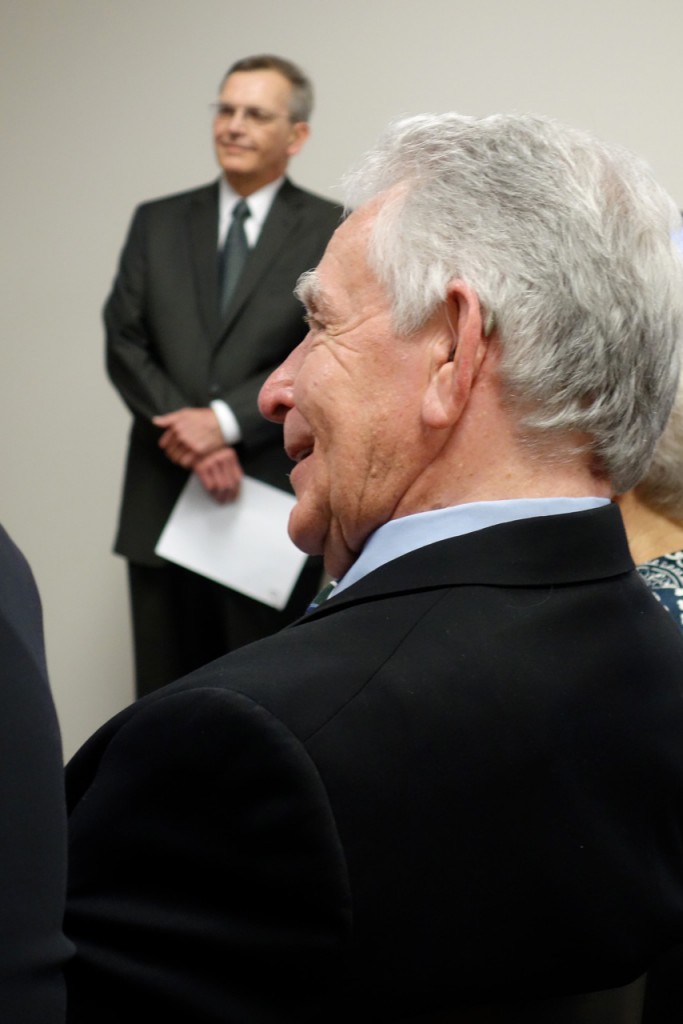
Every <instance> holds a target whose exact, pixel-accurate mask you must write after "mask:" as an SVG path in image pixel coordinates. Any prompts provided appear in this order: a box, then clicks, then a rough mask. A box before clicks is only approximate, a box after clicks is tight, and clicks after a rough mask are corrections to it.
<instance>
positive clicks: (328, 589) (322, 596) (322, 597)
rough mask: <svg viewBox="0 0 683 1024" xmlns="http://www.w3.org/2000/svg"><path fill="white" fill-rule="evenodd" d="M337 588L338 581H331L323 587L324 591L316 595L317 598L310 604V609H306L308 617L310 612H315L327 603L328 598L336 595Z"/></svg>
mask: <svg viewBox="0 0 683 1024" xmlns="http://www.w3.org/2000/svg"><path fill="white" fill-rule="evenodd" d="M336 586H337V580H330V582H329V583H327V584H326V585H325V586H324V587H323V589H322V590H321V591H320V592H319V593H318V594H316V595H315V597H314V598H313V600H312V601H311V603H310V604H309V606H308V608H307V609H306V614H307V615H308V613H309V612H314V611H315V610H316V608H319V607H320V605H321V604H324V603H325V601H327V599H328V597H329V596H330V595H331V594H333V593H334V588H335V587H336Z"/></svg>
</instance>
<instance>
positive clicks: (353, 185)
mask: <svg viewBox="0 0 683 1024" xmlns="http://www.w3.org/2000/svg"><path fill="white" fill-rule="evenodd" d="M345 186H346V196H347V206H350V207H355V206H358V205H360V204H362V203H366V202H368V201H369V200H370V199H373V198H374V197H376V196H383V195H384V194H386V195H384V198H385V201H384V202H383V203H382V204H381V205H380V208H379V211H378V215H377V218H376V221H375V224H374V227H373V235H372V239H371V243H370V254H369V258H370V263H371V266H372V267H373V269H374V271H375V272H376V273H377V275H378V277H379V279H380V280H381V281H382V283H383V284H384V285H385V286H386V288H387V290H388V292H389V295H390V298H391V302H392V310H393V317H394V325H395V327H396V329H397V331H399V332H400V333H404V334H410V333H412V332H413V331H415V330H417V329H418V328H419V327H420V326H422V325H423V324H424V323H425V322H426V321H427V320H428V319H429V317H430V316H431V315H432V314H433V313H434V312H435V311H436V310H437V308H438V307H439V305H440V304H441V303H442V302H443V301H444V299H445V296H446V286H447V284H448V282H449V281H450V280H452V279H453V278H460V279H463V280H464V281H466V282H467V283H468V284H469V285H470V286H471V287H472V288H473V289H474V290H475V291H476V293H477V295H478V297H479V301H480V303H481V305H482V308H483V311H484V315H485V322H486V323H488V324H489V325H494V326H495V332H496V340H497V343H498V344H499V345H500V350H501V380H502V382H503V385H504V388H505V397H506V401H507V402H508V404H509V405H510V406H511V407H513V408H515V409H516V410H517V412H518V421H519V430H520V435H521V436H522V437H523V438H524V439H525V440H526V441H527V442H529V443H531V444H532V445H535V446H539V445H542V446H543V447H545V442H547V440H548V439H549V436H550V437H552V436H555V435H556V434H557V433H562V434H565V435H569V436H574V435H576V434H578V435H585V436H587V437H588V438H589V441H588V447H589V448H590V450H591V452H592V454H593V457H594V461H595V464H596V466H597V467H599V469H600V471H601V472H603V473H604V474H605V475H606V477H607V478H608V479H609V480H610V481H611V483H612V486H613V487H614V489H615V491H617V492H621V491H625V490H628V489H629V488H630V487H632V486H633V485H634V484H635V483H636V481H637V480H638V479H639V478H640V477H642V475H643V473H644V471H645V469H646V466H647V463H648V460H649V459H650V457H651V454H652V451H653V448H654V445H655V443H656V440H657V438H658V436H659V434H660V433H661V431H662V429H663V427H664V424H665V422H666V420H667V417H668V414H669V410H670V407H671V403H672V401H673V396H674V392H675V389H676V382H677V379H678V367H679V359H680V354H679V352H680V346H681V340H682V338H683V267H682V265H681V261H680V259H679V257H678V256H677V254H676V252H675V249H674V246H673V244H672V242H671V234H672V232H673V231H674V230H675V228H676V227H678V226H680V214H679V212H678V210H677V208H676V205H675V204H674V203H673V201H672V200H671V198H670V197H669V196H668V195H667V194H666V193H665V192H664V190H663V189H662V188H661V187H660V186H659V185H658V184H657V183H656V181H655V180H654V178H653V177H652V174H651V172H650V171H649V169H648V168H647V167H646V165H645V164H644V163H643V162H642V161H640V160H639V159H637V158H636V157H634V156H633V155H631V154H629V153H627V152H625V151H623V150H621V149H619V148H617V147H613V146H608V145H605V144H603V143H600V142H598V141H597V140H596V139H594V138H593V137H592V136H591V135H589V134H588V133H586V132H581V131H577V130H574V129H571V128H568V127H566V126H564V125H561V124H558V123H557V122H555V121H553V120H551V119H549V118H545V117H540V116H535V115H504V114H498V115H494V116H491V117H486V118H472V117H464V116H461V115H458V114H440V115H436V114H426V115H421V116H418V117H410V118H406V119H402V120H400V121H398V122H396V123H395V124H393V125H392V126H390V127H389V129H388V130H387V132H386V133H385V135H384V136H383V137H382V138H381V139H380V141H379V142H378V143H377V145H376V147H375V148H374V149H373V150H372V151H371V152H370V153H369V154H368V155H367V156H366V157H365V158H364V160H363V161H362V162H361V164H360V165H359V166H358V167H357V168H356V169H355V171H352V172H351V173H350V174H349V175H348V176H347V178H346V180H345Z"/></svg>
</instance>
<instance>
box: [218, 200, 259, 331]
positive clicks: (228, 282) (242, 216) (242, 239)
mask: <svg viewBox="0 0 683 1024" xmlns="http://www.w3.org/2000/svg"><path fill="white" fill-rule="evenodd" d="M249 216H251V210H250V209H249V207H248V206H247V203H246V201H245V200H244V199H240V201H239V202H238V203H236V205H235V208H234V210H233V211H232V223H231V225H230V230H229V231H228V234H227V237H226V239H225V245H224V246H223V251H222V253H221V257H220V260H219V266H218V281H219V288H220V311H221V316H223V315H224V314H225V311H226V309H227V308H228V303H229V302H230V299H231V298H232V293H233V292H234V290H235V286H236V284H237V282H238V281H239V277H240V274H241V273H242V269H243V267H244V264H245V261H246V259H247V255H248V253H249V246H248V245H247V236H246V234H245V233H244V222H245V220H246V219H247V217H249Z"/></svg>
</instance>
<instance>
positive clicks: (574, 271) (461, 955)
mask: <svg viewBox="0 0 683 1024" xmlns="http://www.w3.org/2000/svg"><path fill="white" fill-rule="evenodd" d="M348 205H349V207H350V208H351V209H352V210H353V212H352V213H351V214H350V216H349V217H348V219H347V220H346V221H345V222H344V223H343V224H342V226H341V227H339V229H338V230H337V232H336V233H335V235H334V236H333V238H332V240H331V242H330V243H329V245H328V248H327V250H326V253H325V255H324V257H323V259H322V261H321V263H320V264H319V266H318V267H317V268H316V269H315V270H314V271H313V272H312V273H310V274H307V275H306V276H305V277H304V278H303V279H302V280H301V282H300V284H299V287H298V294H299V296H300V298H301V299H302V301H303V303H304V305H305V308H306V316H307V319H308V326H309V331H308V334H307V336H306V338H305V339H304V340H303V341H302V342H301V344H300V345H299V347H298V348H297V349H295V350H294V351H293V352H292V354H291V355H290V356H289V357H288V358H287V360H286V361H285V362H284V363H283V364H282V365H281V366H280V367H279V368H278V369H277V370H276V371H275V372H274V373H273V374H272V375H271V377H270V378H269V379H268V381H267V382H266V384H265V385H264V387H263V389H262V392H261V396H260V407H261V411H262V412H263V414H264V415H265V416H266V417H268V418H269V419H271V420H273V421H275V422H277V423H282V424H283V425H284V440H285V447H286V450H287V453H288V455H289V456H290V458H291V459H292V461H293V463H294V468H293V470H292V476H291V479H292V484H293V486H294V490H295V493H296V498H297V502H296V505H295V507H294V509H293V511H292V515H291V518H290V534H291V536H292V538H293V539H294V541H295V542H296V543H297V544H298V545H299V546H300V547H301V548H302V549H303V550H304V551H306V552H308V553H322V554H323V555H324V558H325V564H326V567H327V570H328V572H329V574H330V576H331V577H332V578H333V581H334V582H336V587H335V588H334V589H333V590H332V593H331V595H330V596H328V597H327V599H326V600H323V599H322V598H321V599H320V602H319V603H318V604H317V606H316V607H315V608H313V609H312V610H311V611H310V613H309V614H308V615H306V616H305V617H304V618H302V619H300V620H299V621H298V622H296V623H295V624H293V625H292V626H290V627H288V628H287V629H285V630H283V631H282V632H281V633H279V634H277V635H275V636H273V637H270V638H268V639H266V640H263V641H260V642H258V643H256V644H253V645H251V646H249V647H245V648H243V649H241V650H239V651H237V652H234V653H233V654H231V655H229V656H227V657H225V658H222V659H219V660H218V661H216V662H214V663H212V664H211V665H208V666H206V667H205V668H202V669H200V670H199V671H197V672H194V673H192V674H191V675H190V676H188V677H186V678H185V679H183V680H181V681H179V682H177V683H174V684H172V685H171V686H170V687H167V688H165V689H163V690H160V691H159V692H157V693H155V694H152V695H150V696H149V697H147V698H145V699H143V700H142V701H139V702H137V703H136V704H135V705H134V706H133V707H131V708H129V709H127V710H126V711H124V712H122V713H121V714H120V715H118V716H117V717H116V718H114V719H113V720H112V721H111V722H109V723H108V724H107V725H105V726H103V727H102V729H100V730H99V732H98V733H96V734H95V736H94V737H93V738H92V739H91V740H90V741H89V742H88V743H87V744H86V745H85V747H84V748H83V749H82V750H81V751H80V752H79V753H78V754H77V755H76V757H75V758H74V760H73V762H72V763H71V765H70V767H69V770H68V778H67V788H68V799H69V806H70V827H71V841H70V858H71V881H70V891H69V901H68V903H69V906H68V913H67V918H66V930H67V933H68V935H69V936H70V937H71V939H72V940H73V941H74V942H75V944H76V947H77V956H76V958H75V960H74V962H73V967H72V970H71V971H70V974H69V978H68V982H69V999H70V1011H69V1012H70V1022H71V1024H81V1022H91V1021H93V1020H97V1021H98V1024H108V1022H114V1021H121V1020H124V1019H126V1018H127V1017H129V1016H130V1013H131V1012H133V1014H134V1015H135V1014H136V1013H137V1014H138V1016H140V1017H142V1015H143V1014H144V1016H145V1017H146V1016H150V1017H152V1016H153V1015H155V1014H156V1015H157V1016H158V1017H159V1018H160V1019H162V1020H183V1021H192V1022H193V1024H209V1022H214V1024H215V1022H219V1021H220V1022H239V1024H275V1022H292V1024H294V1022H296V1024H302V1022H314V1021H315V1022H316V1024H319V1022H321V1021H325V1022H326V1024H329V1022H333V1021H340V1022H341V1021H344V1022H348V1021H349V1020H363V1021H372V1022H389V1021H399V1020H406V1021H407V1020H412V1021H420V1022H427V1021H429V1022H436V1021H449V1022H474V1021H477V1022H482V1021H484V1022H490V1021H491V1022H492V1021H496V1022H503V1021H505V1022H511V1021H524V1022H525V1024H528V1022H531V1021H537V1022H543V1024H559V1022H560V1021H562V1022H568V1021H581V1022H582V1024H586V1022H591V1024H592V1022H595V1024H598V1022H599V1024H608V1022H612V1021H619V1022H620V1024H622V1022H627V1021H629V1022H630V1021H636V1020H638V1018H639V1013H640V1010H639V988H638V984H637V979H638V978H639V977H640V976H641V975H642V974H643V973H644V972H645V971H646V970H647V968H648V966H649V965H650V964H651V963H652V962H653V960H654V959H656V958H657V957H658V956H659V955H660V954H661V953H662V952H663V951H664V950H665V949H666V948H668V947H669V946H673V945H674V944H675V943H676V942H677V941H680V940H681V939H683V801H682V799H681V794H682V793H683V683H682V680H683V637H682V636H681V634H680V630H679V629H678V627H677V626H676V625H675V623H674V622H673V621H672V620H671V618H670V617H669V616H667V615H666V613H665V612H664V611H663V610H662V609H661V607H660V606H659V605H658V604H657V602H656V601H655V599H654V598H653V597H652V595H651V594H650V593H649V591H648V589H647V587H646V585H645V584H644V582H643V581H642V579H641V578H640V577H639V575H638V573H637V572H636V571H635V569H634V565H633V561H632V559H631V557H630V555H629V551H628V547H627V543H626V538H625V534H624V530H623V526H622V522H621V516H620V512H619V509H618V507H617V505H616V504H614V503H613V501H612V498H613V496H614V495H615V494H616V493H619V492H622V491H625V490H627V489H628V488H630V487H631V486H632V485H633V484H634V483H635V482H636V481H637V480H638V479H639V478H640V477H641V476H642V474H643V472H644V471H645V468H646V466H647V463H648V460H649V458H650V456H651V454H652V451H653V449H654V446H655V444H656V441H657V438H658V436H659V434H660V432H661V430H662V428H663V426H664V423H665V422H666V419H667V415H668V412H669V409H670V406H671V402H672V400H673V395H674V391H675V387H676V381H677V378H678V372H679V351H680V345H681V338H682V336H683V271H682V269H681V264H680V261H679V259H678V258H677V256H676V254H675V252H674V249H673V246H672V243H671V233H672V229H673V225H674V224H675V223H677V216H678V214H677V210H676V208H675V206H674V204H673V202H672V201H671V200H670V199H669V197H668V196H667V195H666V194H665V193H664V192H663V191H662V190H661V189H660V188H659V187H658V185H657V184H656V183H655V182H654V180H653V179H652V177H651V175H650V174H649V172H648V171H647V169H646V168H645V167H644V166H643V165H642V164H641V163H640V161H638V160H636V159H635V158H633V157H631V156H630V155H628V154H626V153H624V152H622V151H620V150H618V149H614V148H612V147H608V146H605V145H602V144H600V143H599V142H597V141H596V140H594V139H593V138H592V137H590V136H588V135H586V134H585V133H582V132H579V131H574V130H572V129H569V128H566V127H563V126H561V125H558V124H556V123H554V122H553V121H551V120H548V119H545V118H542V117H534V116H505V115H499V116H493V117H489V118H483V119H475V118H468V117H462V116H458V115H455V114H445V115H440V116H423V117H416V118H410V119H407V120H404V121H401V122H398V123H397V124H395V125H394V126H393V127H391V128H390V129H389V131H388V132H387V134H386V135H385V137H384V138H383V139H381V140H380V142H379V143H378V145H377V146H376V147H375V149H374V150H373V151H372V152H371V153H370V154H368V156H367V158H366V159H365V160H364V161H363V163H362V165H361V166H360V168H359V169H358V170H357V171H356V172H355V173H354V174H353V175H352V176H351V177H350V178H349V180H348Z"/></svg>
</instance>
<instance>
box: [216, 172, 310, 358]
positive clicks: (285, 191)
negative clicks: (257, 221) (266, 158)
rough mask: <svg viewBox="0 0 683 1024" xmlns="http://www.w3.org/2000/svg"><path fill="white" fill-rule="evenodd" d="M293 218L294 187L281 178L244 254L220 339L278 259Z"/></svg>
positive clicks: (294, 224)
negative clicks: (257, 233)
mask: <svg viewBox="0 0 683 1024" xmlns="http://www.w3.org/2000/svg"><path fill="white" fill-rule="evenodd" d="M297 221H298V218H297V211H296V189H295V188H294V186H293V185H292V184H291V183H290V182H289V181H287V180H285V181H284V183H283V185H282V187H281V188H280V190H279V192H278V193H277V195H276V196H275V199H274V200H273V205H272V206H271V208H270V211H269V213H268V216H267V217H266V220H265V222H264V224H263V227H262V229H261V234H260V236H259V240H258V242H257V244H256V245H255V246H254V248H253V249H252V250H251V252H250V253H249V256H248V257H247V262H246V263H245V265H244V270H243V271H242V276H241V277H240V279H239V281H238V282H237V287H236V288H235V292H234V294H233V296H232V299H231V300H230V304H229V306H228V309H227V311H226V315H225V318H224V320H223V322H222V323H221V324H220V328H219V331H220V339H222V338H223V337H224V336H225V334H226V333H227V331H228V330H229V329H230V327H231V326H232V323H233V321H234V319H235V317H236V315H237V313H238V312H239V311H240V309H241V308H242V306H243V305H244V303H245V302H246V301H247V299H248V298H249V297H250V295H251V294H252V292H253V291H254V289H255V288H256V287H257V286H258V284H259V282H260V280H261V279H262V277H263V275H264V274H265V272H266V271H267V270H268V268H269V267H270V265H271V264H272V263H273V262H275V260H277V259H278V257H279V255H280V253H281V251H282V249H283V248H284V246H285V244H286V242H287V239H288V237H289V235H290V233H291V231H292V230H293V229H294V228H295V226H296V224H297ZM214 275H215V272H214Z"/></svg>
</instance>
